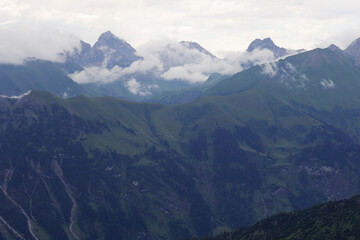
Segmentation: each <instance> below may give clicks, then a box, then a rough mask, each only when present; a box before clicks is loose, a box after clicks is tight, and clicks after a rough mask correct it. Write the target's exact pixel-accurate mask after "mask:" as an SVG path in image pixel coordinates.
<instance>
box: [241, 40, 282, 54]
mask: <svg viewBox="0 0 360 240" xmlns="http://www.w3.org/2000/svg"><path fill="white" fill-rule="evenodd" d="M256 49H257V50H263V49H268V50H270V51H272V52H273V53H274V56H275V57H276V58H278V57H282V56H285V55H286V54H287V50H286V49H285V48H280V47H278V46H276V45H275V43H274V42H273V40H271V38H269V37H268V38H264V39H262V40H261V39H259V38H257V39H255V40H254V41H252V42H251V43H250V45H249V47H248V49H247V51H248V52H253V51H254V50H256Z"/></svg>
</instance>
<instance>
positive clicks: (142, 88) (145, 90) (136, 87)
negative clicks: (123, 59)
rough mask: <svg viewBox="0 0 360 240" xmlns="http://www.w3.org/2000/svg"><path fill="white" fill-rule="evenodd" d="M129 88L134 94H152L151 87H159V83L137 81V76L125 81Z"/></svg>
mask: <svg viewBox="0 0 360 240" xmlns="http://www.w3.org/2000/svg"><path fill="white" fill-rule="evenodd" d="M125 86H126V87H127V89H128V90H129V91H130V92H131V93H132V94H134V95H140V96H147V95H150V94H151V91H150V90H151V89H153V88H158V86H157V85H154V84H149V85H147V84H143V83H140V82H138V81H136V79H135V78H133V79H130V80H129V81H127V82H126V83H125Z"/></svg>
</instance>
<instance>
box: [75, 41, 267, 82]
mask: <svg viewBox="0 0 360 240" xmlns="http://www.w3.org/2000/svg"><path fill="white" fill-rule="evenodd" d="M139 54H140V55H142V56H143V57H144V59H143V60H138V61H136V62H134V63H132V64H131V66H129V67H126V68H119V67H114V68H113V69H111V70H109V69H106V68H105V66H106V63H103V64H102V65H103V67H90V68H85V69H84V71H82V72H76V73H74V74H72V75H70V77H71V78H72V79H73V80H74V81H76V82H78V83H80V84H84V83H94V82H98V83H109V82H113V81H115V80H118V79H119V78H121V77H122V76H125V75H131V74H133V73H137V72H141V73H152V74H154V75H155V76H157V77H161V78H163V79H165V80H169V81H170V80H182V81H186V82H190V83H199V82H204V81H206V80H207V79H208V77H209V75H210V74H211V73H220V74H223V75H231V74H235V73H237V72H240V71H242V70H243V69H244V68H247V67H250V66H252V65H254V64H262V63H266V62H270V61H273V60H274V54H273V53H272V52H271V51H270V50H267V49H264V50H255V51H253V52H251V53H249V52H246V51H245V52H228V53H227V54H226V58H224V59H219V58H213V57H211V56H209V55H207V54H205V53H203V52H200V51H199V50H197V49H189V48H186V47H185V46H183V45H182V44H179V43H177V42H175V41H172V40H168V39H165V40H161V41H150V42H149V43H148V44H146V45H143V46H142V47H140V48H139ZM104 61H105V62H106V59H105V60H104Z"/></svg>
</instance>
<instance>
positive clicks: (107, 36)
mask: <svg viewBox="0 0 360 240" xmlns="http://www.w3.org/2000/svg"><path fill="white" fill-rule="evenodd" d="M98 46H108V47H110V48H113V49H119V48H122V47H126V48H131V49H133V47H131V46H130V44H128V43H127V42H126V41H125V40H122V39H120V38H118V37H117V36H115V35H114V34H113V33H112V32H110V31H107V32H104V33H102V34H101V35H100V37H99V38H98V41H97V42H96V43H95V45H94V48H96V47H98ZM134 51H135V49H134Z"/></svg>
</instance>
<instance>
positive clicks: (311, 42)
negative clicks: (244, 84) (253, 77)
mask: <svg viewBox="0 0 360 240" xmlns="http://www.w3.org/2000/svg"><path fill="white" fill-rule="evenodd" d="M107 30H111V31H112V32H113V33H114V34H115V35H117V36H119V37H121V38H123V39H125V40H126V41H128V42H129V43H130V44H131V45H133V46H134V47H138V46H139V45H142V44H145V43H146V42H147V41H149V40H154V39H163V38H170V39H173V40H176V41H180V40H187V41H196V42H198V43H200V44H201V45H202V46H204V47H205V48H206V49H208V50H210V51H211V52H213V53H215V54H217V55H221V54H222V53H223V52H225V51H243V50H245V49H246V48H247V46H248V45H249V43H250V42H251V41H252V40H253V39H255V38H264V37H271V38H272V39H273V40H274V42H275V43H276V44H277V45H279V46H282V47H286V48H292V49H298V48H305V49H312V48H314V47H319V46H320V47H325V46H326V45H328V44H330V43H336V44H338V45H339V46H340V47H342V48H344V47H345V46H346V45H347V44H349V43H350V42H351V41H352V40H354V39H355V38H358V37H360V1H356V0H342V1H334V0H301V1H300V0H241V1H240V0H181V1H170V0H76V1H74V0H61V1H60V0H56V1H54V0H0V34H1V39H4V38H8V42H7V43H6V44H4V46H3V48H9V47H10V46H14V45H15V44H18V45H21V44H23V45H26V46H27V47H31V46H32V45H34V44H35V45H36V44H38V45H42V46H45V47H46V46H47V44H48V45H49V46H48V48H53V47H54V46H53V45H54V44H55V45H56V44H58V45H59V46H58V47H59V49H60V48H62V47H64V46H65V45H66V44H70V43H71V44H72V43H73V42H74V41H75V39H76V38H74V37H68V36H69V35H71V34H72V35H75V36H77V37H79V38H81V39H83V40H84V41H87V42H89V43H91V44H93V43H94V42H95V41H96V39H97V38H98V36H99V35H100V34H101V33H102V32H104V31H107ZM48 38H49V39H48ZM39 39H40V40H39ZM3 41H6V39H5V40H0V44H2V42H3ZM49 42H51V44H49ZM50 45H51V46H50ZM0 51H1V49H0Z"/></svg>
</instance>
